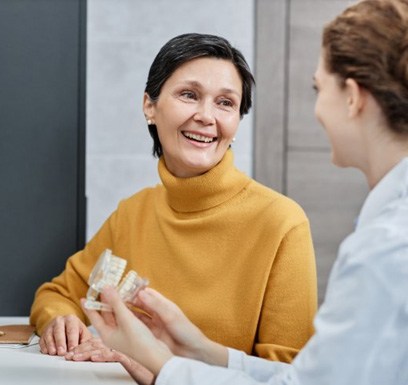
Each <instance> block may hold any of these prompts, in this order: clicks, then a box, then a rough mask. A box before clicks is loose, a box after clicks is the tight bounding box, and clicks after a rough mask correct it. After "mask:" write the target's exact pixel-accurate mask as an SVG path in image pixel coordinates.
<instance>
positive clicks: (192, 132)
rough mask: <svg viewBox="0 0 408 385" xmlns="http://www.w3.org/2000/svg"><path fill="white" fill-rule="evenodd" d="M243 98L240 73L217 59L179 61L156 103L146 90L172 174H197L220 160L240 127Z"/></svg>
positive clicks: (152, 119)
mask: <svg viewBox="0 0 408 385" xmlns="http://www.w3.org/2000/svg"><path fill="white" fill-rule="evenodd" d="M241 99H242V80H241V77H240V75H239V72H238V71H237V69H236V68H235V66H234V64H232V63H231V62H230V61H228V60H223V59H216V58H199V59H194V60H191V61H189V62H187V63H184V64H183V65H181V66H180V67H179V68H178V69H177V70H176V71H174V73H173V74H172V76H171V77H170V78H169V79H168V80H167V81H166V83H165V84H164V85H163V88H162V90H161V92H160V97H159V99H158V100H157V102H154V101H152V99H151V98H150V96H149V94H147V93H146V94H145V98H144V112H145V115H146V117H147V118H148V119H149V120H150V122H151V124H155V125H156V127H157V134H158V137H159V140H160V143H161V145H162V151H163V157H164V160H165V163H166V167H167V168H168V170H169V171H170V172H171V173H172V174H173V175H175V176H178V177H181V178H185V177H193V176H197V175H201V174H204V173H205V172H207V171H208V170H210V169H211V168H213V167H214V166H215V165H216V164H218V163H219V162H220V160H221V159H222V158H223V156H224V154H225V152H226V151H227V149H228V147H229V146H230V145H231V143H232V141H233V139H234V136H235V134H236V132H237V130H238V124H239V121H240V113H239V106H240V104H241Z"/></svg>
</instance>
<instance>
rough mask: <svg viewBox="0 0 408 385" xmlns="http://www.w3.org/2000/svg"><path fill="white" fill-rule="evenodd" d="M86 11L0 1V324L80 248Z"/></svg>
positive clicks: (24, 309)
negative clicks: (2, 317) (0, 316)
mask: <svg viewBox="0 0 408 385" xmlns="http://www.w3.org/2000/svg"><path fill="white" fill-rule="evenodd" d="M85 5H86V4H85V2H84V1H81V0H2V1H0V177H1V182H0V183H1V188H0V261H1V262H0V263H1V264H0V315H10V316H12V315H28V313H29V310H30V305H31V303H32V299H33V295H34V292H35V289H36V288H37V287H38V286H39V285H40V284H41V283H42V282H44V281H45V280H49V279H50V278H52V277H53V276H55V275H57V274H58V273H59V272H60V271H61V270H62V269H63V267H64V263H65V260H66V258H67V257H68V256H69V255H70V254H72V253H73V252H75V251H76V250H77V249H78V248H80V247H82V245H83V242H84V232H85V229H84V225H85V223H84V222H85V221H84V218H85V210H84V201H85V198H84V149H85V146H84V138H85V118H84V116H85V115H84V110H85V105H84V103H85V98H84V95H85V79H84V77H85V76H84V74H85V16H86V15H85Z"/></svg>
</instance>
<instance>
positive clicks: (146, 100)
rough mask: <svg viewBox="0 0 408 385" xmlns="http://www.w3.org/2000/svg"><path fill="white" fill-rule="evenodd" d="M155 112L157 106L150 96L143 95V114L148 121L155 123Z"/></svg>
mask: <svg viewBox="0 0 408 385" xmlns="http://www.w3.org/2000/svg"><path fill="white" fill-rule="evenodd" d="M154 112H155V104H154V103H153V101H152V99H151V98H150V96H149V94H148V93H147V92H145V93H144V95H143V113H144V115H145V117H146V120H150V121H152V122H154Z"/></svg>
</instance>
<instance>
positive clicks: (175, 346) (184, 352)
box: [133, 288, 228, 366]
mask: <svg viewBox="0 0 408 385" xmlns="http://www.w3.org/2000/svg"><path fill="white" fill-rule="evenodd" d="M133 304H134V305H135V306H137V307H138V308H140V309H142V310H144V311H145V312H147V313H148V314H149V315H150V316H151V317H148V316H147V315H144V314H143V313H139V312H135V313H134V314H135V315H136V316H137V317H138V318H139V319H141V320H142V321H143V322H144V323H145V324H146V325H147V326H148V327H149V329H150V330H151V331H152V333H153V334H154V335H155V337H156V338H157V339H159V340H160V341H162V342H164V343H165V344H166V345H167V346H168V347H169V348H170V350H171V351H172V352H173V353H174V354H176V355H178V356H182V357H188V358H193V359H196V360H200V361H204V362H206V363H208V364H212V365H219V366H227V364H228V351H227V349H226V348H225V347H224V346H222V345H220V344H217V343H215V342H213V341H211V340H210V339H208V338H207V337H206V336H205V335H204V334H203V333H202V332H201V330H200V329H199V328H198V327H196V326H195V325H194V324H193V323H192V322H191V321H190V320H189V319H188V318H187V317H186V316H185V314H184V313H183V312H182V311H181V309H180V308H179V307H178V306H177V305H176V304H174V303H173V302H171V301H170V300H168V299H167V298H165V297H164V296H163V295H161V294H160V293H158V292H157V291H155V290H154V289H151V288H145V289H144V290H141V291H140V292H139V293H138V296H137V298H136V301H135V302H134V303H133Z"/></svg>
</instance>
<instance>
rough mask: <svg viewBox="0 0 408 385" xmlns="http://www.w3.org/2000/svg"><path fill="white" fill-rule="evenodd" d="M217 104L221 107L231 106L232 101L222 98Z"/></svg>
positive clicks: (232, 104)
mask: <svg viewBox="0 0 408 385" xmlns="http://www.w3.org/2000/svg"><path fill="white" fill-rule="evenodd" d="M219 104H220V105H221V106H223V107H233V106H234V103H233V102H232V101H231V100H229V99H222V100H221V101H220V102H219Z"/></svg>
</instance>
